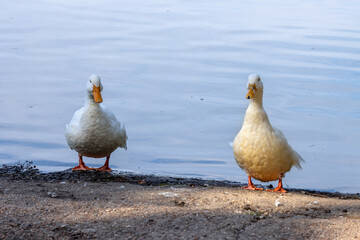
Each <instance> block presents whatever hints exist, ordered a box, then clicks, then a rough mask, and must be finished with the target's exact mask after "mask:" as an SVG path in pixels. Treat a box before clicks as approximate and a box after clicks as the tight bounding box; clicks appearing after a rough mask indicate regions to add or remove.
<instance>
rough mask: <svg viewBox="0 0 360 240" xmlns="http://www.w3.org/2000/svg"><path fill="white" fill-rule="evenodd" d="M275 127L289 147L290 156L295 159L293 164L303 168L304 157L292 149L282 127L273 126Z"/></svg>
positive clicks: (278, 135)
mask: <svg viewBox="0 0 360 240" xmlns="http://www.w3.org/2000/svg"><path fill="white" fill-rule="evenodd" d="M273 129H274V131H275V134H276V135H277V137H279V138H280V139H281V141H282V142H283V143H284V145H285V147H286V148H288V149H289V152H290V156H289V157H290V158H291V159H292V161H293V166H295V167H297V168H298V169H301V162H304V159H303V158H302V157H301V156H300V154H298V153H297V152H296V151H295V150H294V149H292V147H291V146H290V144H289V143H288V141H287V139H286V137H285V135H284V134H283V132H282V131H281V130H280V129H277V128H273Z"/></svg>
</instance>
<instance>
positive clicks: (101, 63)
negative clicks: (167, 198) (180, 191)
mask: <svg viewBox="0 0 360 240" xmlns="http://www.w3.org/2000/svg"><path fill="white" fill-rule="evenodd" d="M359 12H360V4H359V3H358V1H346V3H345V2H343V1H300V0H298V1H291V2H286V1H265V0H264V1H253V0H252V1H240V2H239V1H235V0H234V1H231V0H229V1H228V0H226V1H200V0H195V1H180V0H179V1H173V0H163V1H158V0H151V1H145V0H139V1H136V0H135V1H134V0H131V1H130V0H128V1H115V0H106V1H69V0H68V1H63V0H62V1H60V0H59V1H54V0H51V1H50V0H48V1H46V0H45V1H39V0H36V1H32V2H31V3H30V2H28V1H24V0H19V1H3V2H2V6H1V9H0V13H1V14H0V49H1V50H0V73H1V75H0V81H1V98H0V106H1V115H0V161H1V162H2V163H16V162H18V161H20V162H24V161H25V160H31V161H33V162H34V163H35V164H36V165H37V166H38V167H39V168H40V170H42V171H58V170H64V169H68V168H70V167H74V166H75V165H76V164H77V161H78V159H77V154H76V152H74V151H71V150H70V149H69V148H68V146H67V144H66V141H65V138H64V130H65V124H66V123H68V122H69V121H70V119H71V118H72V115H73V113H74V112H75V111H76V110H77V109H79V108H80V107H82V106H83V104H84V99H85V97H84V96H85V85H86V81H87V79H88V77H89V75H91V74H92V73H97V74H98V75H100V76H101V77H102V80H103V85H104V91H103V99H104V102H103V104H104V105H106V106H107V107H108V108H110V109H111V110H112V111H113V112H114V113H115V115H116V116H117V117H118V119H119V120H120V121H121V122H122V123H125V125H126V129H127V133H128V136H129V140H128V151H124V150H123V149H118V150H116V151H115V152H114V153H113V154H112V156H111V159H110V166H111V167H112V168H113V169H115V170H126V171H133V172H140V173H154V174H158V175H171V176H184V177H200V178H207V179H228V180H235V181H242V182H246V181H247V176H246V174H245V173H244V171H242V170H241V169H240V168H239V167H238V166H237V165H236V163H235V160H234V158H233V153H232V148H231V147H230V145H229V143H230V142H232V141H233V139H234V137H235V135H236V134H237V132H238V131H239V129H240V128H241V125H242V121H243V118H244V114H245V110H246V108H247V105H248V100H246V99H245V94H246V83H247V77H248V75H249V74H250V73H258V74H260V75H261V77H262V80H263V82H264V86H265V89H264V106H265V109H266V111H267V113H268V115H269V117H270V121H271V123H272V124H273V126H275V127H278V128H280V129H281V130H282V131H283V132H284V134H285V135H286V136H287V138H288V141H289V142H290V144H291V145H292V147H293V148H294V149H295V150H296V151H297V152H298V153H299V154H300V155H301V156H302V157H303V158H304V159H305V160H306V162H305V163H304V164H303V169H302V170H301V171H299V170H297V169H295V168H294V169H293V170H292V171H291V172H290V173H288V174H287V175H286V178H285V180H284V181H285V186H286V187H294V188H306V189H319V190H329V191H340V192H353V193H356V192H360V174H359V171H360V147H359V138H360V24H359V22H360V14H359ZM104 160H105V159H100V160H97V159H88V158H85V162H86V163H87V164H88V165H90V166H101V165H102V164H103V162H104ZM255 182H256V183H258V182H257V181H255ZM273 184H276V182H275V183H273Z"/></svg>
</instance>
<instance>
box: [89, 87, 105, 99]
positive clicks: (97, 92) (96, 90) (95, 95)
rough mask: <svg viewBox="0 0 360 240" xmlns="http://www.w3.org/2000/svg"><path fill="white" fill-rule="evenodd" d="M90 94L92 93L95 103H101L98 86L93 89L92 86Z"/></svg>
mask: <svg viewBox="0 0 360 240" xmlns="http://www.w3.org/2000/svg"><path fill="white" fill-rule="evenodd" d="M92 93H93V96H94V101H95V102H97V103H101V102H102V101H103V99H102V97H101V93H100V86H98V87H95V85H94V86H93V91H92Z"/></svg>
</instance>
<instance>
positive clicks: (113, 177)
mask: <svg viewBox="0 0 360 240" xmlns="http://www.w3.org/2000/svg"><path fill="white" fill-rule="evenodd" d="M0 177H2V178H5V179H10V180H33V181H49V182H62V181H70V182H79V181H80V182H86V181H88V182H125V183H130V184H138V185H144V186H164V185H168V186H176V185H187V186H190V187H193V186H197V187H209V186H211V187H243V186H246V185H247V184H246V183H241V182H235V181H228V180H209V179H201V178H184V177H171V176H158V175H153V174H136V173H132V172H121V171H113V172H98V171H76V172H73V171H72V170H71V168H69V169H66V170H63V171H57V172H46V173H44V172H40V171H39V170H38V169H37V168H36V166H33V165H32V163H31V162H25V163H23V164H15V165H3V166H2V167H0ZM256 186H258V187H261V188H263V189H264V190H265V189H271V187H272V185H264V184H256ZM286 190H287V191H288V193H302V194H305V195H310V196H317V197H324V198H328V197H329V198H340V199H359V200H360V193H340V192H328V191H319V190H309V189H298V188H286Z"/></svg>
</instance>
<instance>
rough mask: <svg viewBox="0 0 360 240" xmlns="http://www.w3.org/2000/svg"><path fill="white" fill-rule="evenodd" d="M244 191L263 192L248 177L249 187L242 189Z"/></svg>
mask: <svg viewBox="0 0 360 240" xmlns="http://www.w3.org/2000/svg"><path fill="white" fill-rule="evenodd" d="M242 189H247V190H257V191H261V190H263V189H262V188H257V187H255V185H254V184H253V183H252V181H251V177H250V176H248V185H247V186H246V187H242Z"/></svg>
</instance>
